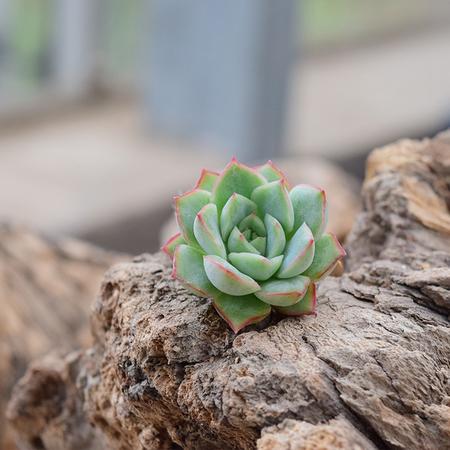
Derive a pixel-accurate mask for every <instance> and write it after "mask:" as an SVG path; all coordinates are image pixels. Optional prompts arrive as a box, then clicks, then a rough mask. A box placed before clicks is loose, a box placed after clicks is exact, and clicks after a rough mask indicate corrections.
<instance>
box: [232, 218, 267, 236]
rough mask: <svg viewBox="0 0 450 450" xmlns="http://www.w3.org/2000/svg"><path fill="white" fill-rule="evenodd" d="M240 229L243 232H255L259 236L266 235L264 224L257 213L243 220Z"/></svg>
mask: <svg viewBox="0 0 450 450" xmlns="http://www.w3.org/2000/svg"><path fill="white" fill-rule="evenodd" d="M238 228H239V230H241V231H242V232H244V230H251V231H254V232H255V233H256V234H257V235H258V236H265V235H266V228H265V226H264V222H263V221H262V220H261V219H260V218H259V217H258V216H257V215H256V214H255V213H251V214H249V215H248V216H247V217H245V218H244V219H243V220H241V223H240V224H239V227H238ZM247 239H248V238H247Z"/></svg>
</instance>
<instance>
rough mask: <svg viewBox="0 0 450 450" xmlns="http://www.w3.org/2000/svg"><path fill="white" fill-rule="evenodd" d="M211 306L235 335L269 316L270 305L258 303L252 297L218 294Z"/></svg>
mask: <svg viewBox="0 0 450 450" xmlns="http://www.w3.org/2000/svg"><path fill="white" fill-rule="evenodd" d="M213 305H214V307H215V308H216V311H217V312H218V313H219V315H220V316H221V317H222V318H223V319H224V320H225V322H227V323H228V325H229V326H230V328H231V329H232V330H233V331H234V332H235V333H237V332H238V331H239V330H241V329H242V328H244V327H246V326H247V325H250V324H252V323H257V322H260V321H261V320H262V319H264V318H265V317H267V316H268V315H269V314H270V305H267V304H266V303H263V302H261V301H259V300H258V299H257V298H256V297H255V296H254V295H245V296H242V297H233V296H230V295H227V294H219V295H218V296H216V297H214V300H213Z"/></svg>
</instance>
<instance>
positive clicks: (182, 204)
mask: <svg viewBox="0 0 450 450" xmlns="http://www.w3.org/2000/svg"><path fill="white" fill-rule="evenodd" d="M210 196H211V194H210V193H209V192H208V191H204V190H202V189H195V190H193V191H190V192H186V193H185V194H183V195H180V196H178V197H175V212H176V217H177V223H178V226H179V228H180V231H181V234H182V236H183V238H184V240H185V241H186V242H188V243H189V244H191V245H194V246H198V243H197V240H196V239H195V236H194V220H195V217H196V216H197V213H198V212H199V211H200V210H201V209H202V208H203V207H204V206H205V205H206V204H207V203H208V202H209V199H210Z"/></svg>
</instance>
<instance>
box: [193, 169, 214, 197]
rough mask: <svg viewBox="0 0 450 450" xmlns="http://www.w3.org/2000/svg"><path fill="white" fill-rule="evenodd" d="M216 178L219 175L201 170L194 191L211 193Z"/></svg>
mask: <svg viewBox="0 0 450 450" xmlns="http://www.w3.org/2000/svg"><path fill="white" fill-rule="evenodd" d="M217 178H219V174H218V173H217V172H213V171H212V170H207V169H203V170H202V173H201V174H200V178H199V179H198V180H197V184H196V185H195V189H203V190H205V191H208V192H211V191H212V190H213V187H214V184H215V182H216V181H217Z"/></svg>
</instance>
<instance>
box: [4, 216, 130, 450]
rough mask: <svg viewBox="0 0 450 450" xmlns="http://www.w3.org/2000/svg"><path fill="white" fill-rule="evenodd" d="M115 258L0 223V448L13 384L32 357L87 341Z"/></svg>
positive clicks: (7, 440) (8, 436)
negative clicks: (98, 297)
mask: <svg viewBox="0 0 450 450" xmlns="http://www.w3.org/2000/svg"><path fill="white" fill-rule="evenodd" d="M122 259H123V258H122ZM118 260H119V256H118V255H116V254H114V255H113V254H112V253H109V252H106V251H104V250H100V249H98V248H95V247H93V246H90V245H87V244H85V243H81V242H80V241H76V240H69V239H59V240H50V239H48V238H44V237H43V236H40V235H38V234H37V233H34V232H32V231H30V230H28V229H26V228H23V227H18V226H12V225H8V224H0V308H1V314H0V448H10V447H11V448H12V437H11V433H10V430H8V428H7V427H6V424H5V417H4V411H5V408H6V403H7V400H8V398H9V395H10V393H11V390H12V387H13V385H14V384H15V383H16V382H17V379H18V378H19V377H21V376H22V375H23V374H24V372H25V370H26V368H27V366H28V364H29V363H30V361H31V360H33V359H34V358H37V357H40V356H42V355H44V354H45V353H47V352H48V351H49V350H51V349H53V348H56V347H59V349H60V350H64V349H66V351H67V350H70V349H74V348H79V347H80V346H81V345H83V344H84V345H87V344H88V343H89V325H88V317H89V309H90V305H91V303H92V298H93V297H94V296H95V294H96V292H97V290H98V285H99V283H100V282H101V279H102V277H103V274H104V272H105V270H106V269H107V268H108V267H109V266H110V265H111V264H112V263H114V262H115V261H116V262H117V261H118Z"/></svg>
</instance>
